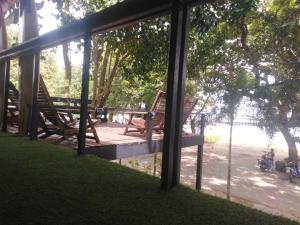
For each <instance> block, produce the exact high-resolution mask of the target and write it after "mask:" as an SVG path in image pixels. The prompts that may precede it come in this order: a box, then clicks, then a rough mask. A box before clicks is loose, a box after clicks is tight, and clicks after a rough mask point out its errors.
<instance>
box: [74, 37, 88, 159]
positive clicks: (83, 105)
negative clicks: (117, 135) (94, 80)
mask: <svg viewBox="0 0 300 225" xmlns="http://www.w3.org/2000/svg"><path fill="white" fill-rule="evenodd" d="M90 58H91V34H90V33H86V34H85V35H84V53H83V66H82V85H81V102H80V123H79V134H78V150H77V154H78V155H82V154H84V151H85V138H86V121H87V117H88V111H87V109H88V98H89V75H90Z"/></svg>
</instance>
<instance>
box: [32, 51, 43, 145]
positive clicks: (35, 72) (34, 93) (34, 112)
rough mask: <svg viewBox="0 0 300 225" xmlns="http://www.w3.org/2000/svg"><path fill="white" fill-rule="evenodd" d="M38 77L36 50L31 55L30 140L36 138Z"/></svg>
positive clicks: (37, 55)
mask: <svg viewBox="0 0 300 225" xmlns="http://www.w3.org/2000/svg"><path fill="white" fill-rule="evenodd" d="M39 78H40V52H36V53H35V54H34V57H33V74H32V97H31V107H30V121H29V134H30V140H36V139H37V130H38V124H39V121H38V118H39V116H38V113H39V111H38V103H37V98H38V90H39Z"/></svg>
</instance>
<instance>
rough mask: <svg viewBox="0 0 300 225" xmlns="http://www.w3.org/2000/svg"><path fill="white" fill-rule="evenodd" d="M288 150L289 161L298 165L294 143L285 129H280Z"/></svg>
mask: <svg viewBox="0 0 300 225" xmlns="http://www.w3.org/2000/svg"><path fill="white" fill-rule="evenodd" d="M280 131H281V133H282V135H283V137H284V139H285V141H286V143H287V145H288V149H289V161H294V162H296V163H297V164H298V151H297V146H296V142H295V140H294V138H293V136H292V135H291V133H290V131H289V129H288V128H287V127H282V128H281V129H280Z"/></svg>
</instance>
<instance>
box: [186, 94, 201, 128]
mask: <svg viewBox="0 0 300 225" xmlns="http://www.w3.org/2000/svg"><path fill="white" fill-rule="evenodd" d="M197 102H198V99H196V98H193V97H186V98H184V107H183V116H182V123H183V124H184V123H185V122H186V120H187V119H188V117H189V116H190V115H191V113H192V111H193V110H194V108H195V106H196V104H197Z"/></svg>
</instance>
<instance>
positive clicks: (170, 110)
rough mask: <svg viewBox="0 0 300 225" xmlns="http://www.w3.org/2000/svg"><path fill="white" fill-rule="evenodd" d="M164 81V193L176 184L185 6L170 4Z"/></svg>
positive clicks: (182, 77) (186, 10)
mask: <svg viewBox="0 0 300 225" xmlns="http://www.w3.org/2000/svg"><path fill="white" fill-rule="evenodd" d="M171 16H172V17H171V39H170V52H169V68H168V80H167V82H168V83H167V99H166V117H165V130H164V144H163V159H162V176H161V188H162V189H163V190H168V189H170V188H171V187H172V186H174V185H176V184H177V183H178V182H179V176H180V151H181V140H179V139H181V129H182V110H183V98H184V96H183V94H184V73H185V65H186V62H185V58H186V45H187V40H186V38H187V31H188V29H187V25H188V20H189V19H188V16H189V13H188V7H187V5H186V4H183V3H182V2H181V1H179V0H174V1H173V8H172V14H171Z"/></svg>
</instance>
